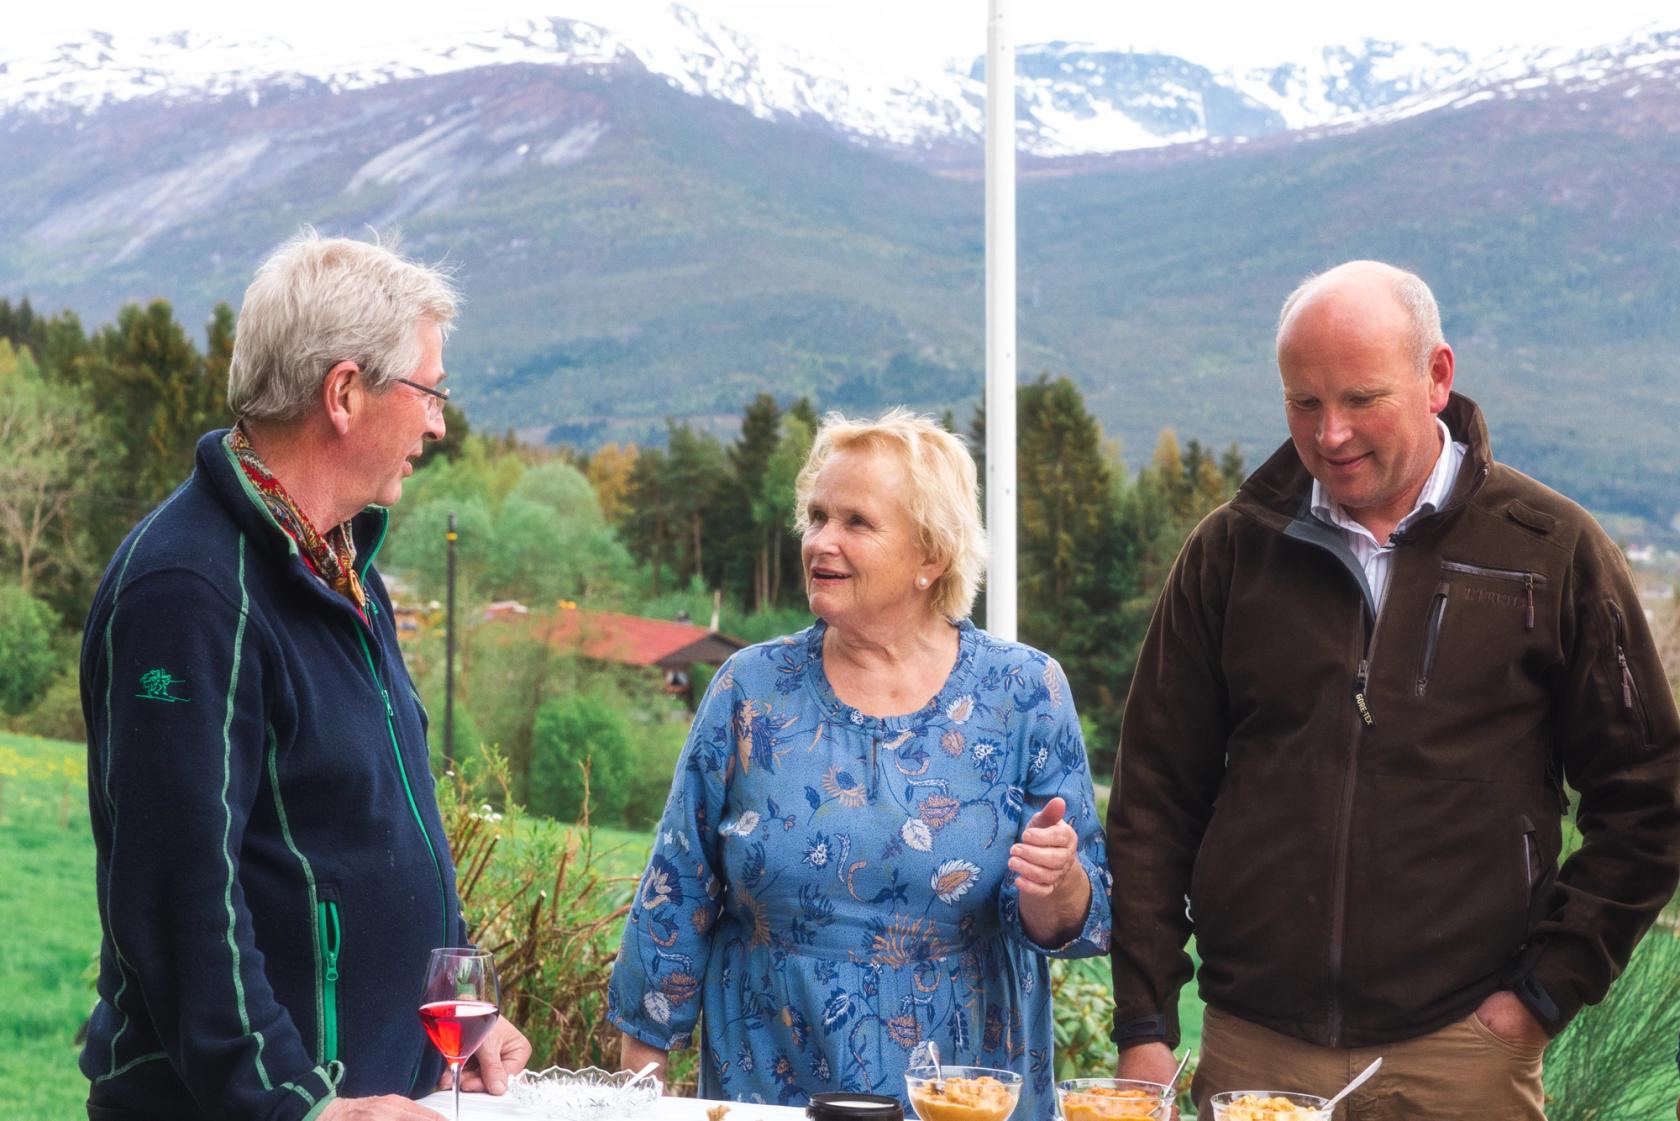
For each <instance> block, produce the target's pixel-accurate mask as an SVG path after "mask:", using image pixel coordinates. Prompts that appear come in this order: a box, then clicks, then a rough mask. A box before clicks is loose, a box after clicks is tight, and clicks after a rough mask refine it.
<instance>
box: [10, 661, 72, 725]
mask: <svg viewBox="0 0 1680 1121" xmlns="http://www.w3.org/2000/svg"><path fill="white" fill-rule="evenodd" d="M76 678H77V675H76V670H75V668H74V667H73V666H72V667H67V668H66V669H65V670H64V672H62V673H60V674H59V675H58V676H57V677H55V678H53V682H52V684H51V685H48V686H47V691H46V692H44V693H42V694H41V699H40V700H38V701H36V702H35V707H34V708H32V709H30V710H29V711H28V712H26V713H24V714H23V715H22V716H20V717H19V718H18V719H16V720H14V721H12V725H13V727H14V728H16V730H17V731H20V732H24V733H27V734H28V735H31V736H44V737H46V738H47V739H51V740H69V741H70V742H71V743H80V742H82V741H85V740H86V739H87V727H86V726H85V725H84V724H83V723H82V691H81V687H80V686H79V685H78V684H77V680H76Z"/></svg>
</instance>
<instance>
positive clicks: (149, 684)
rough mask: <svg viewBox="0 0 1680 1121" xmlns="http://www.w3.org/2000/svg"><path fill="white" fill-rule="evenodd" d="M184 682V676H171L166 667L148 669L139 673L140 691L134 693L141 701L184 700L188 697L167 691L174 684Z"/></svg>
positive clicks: (182, 683)
mask: <svg viewBox="0 0 1680 1121" xmlns="http://www.w3.org/2000/svg"><path fill="white" fill-rule="evenodd" d="M186 683H187V682H186V679H185V678H181V677H172V676H170V673H169V671H168V670H166V669H149V670H147V671H146V672H145V673H143V674H141V675H140V692H138V693H136V694H134V695H135V696H136V697H138V698H140V699H141V700H143V701H186V700H189V699H190V698H187V697H177V696H174V695H173V694H171V693H170V692H169V690H170V689H171V688H173V687H174V686H176V685H185V684H186Z"/></svg>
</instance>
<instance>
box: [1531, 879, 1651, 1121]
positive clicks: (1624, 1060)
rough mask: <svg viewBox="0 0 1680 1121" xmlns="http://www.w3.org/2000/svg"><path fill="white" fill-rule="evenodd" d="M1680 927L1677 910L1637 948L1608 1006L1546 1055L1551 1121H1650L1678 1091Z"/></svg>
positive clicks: (1574, 1026) (1591, 1011) (1573, 1027)
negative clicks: (1677, 996)
mask: <svg viewBox="0 0 1680 1121" xmlns="http://www.w3.org/2000/svg"><path fill="white" fill-rule="evenodd" d="M1676 977H1680V928H1677V927H1676V925H1675V913H1674V910H1673V909H1672V908H1671V909H1670V911H1669V913H1668V914H1667V915H1666V916H1665V917H1664V919H1663V920H1662V921H1660V922H1658V924H1657V925H1656V926H1655V927H1653V928H1652V929H1651V932H1650V933H1649V934H1647V935H1646V936H1645V940H1644V941H1643V942H1641V943H1640V944H1639V947H1638V948H1637V949H1636V950H1634V953H1633V957H1632V959H1631V960H1629V962H1628V967H1627V969H1626V971H1625V972H1623V974H1622V976H1621V977H1620V978H1619V979H1618V980H1617V981H1616V983H1615V984H1614V985H1612V986H1611V987H1610V994H1609V995H1608V996H1606V997H1605V998H1604V1001H1603V1002H1602V1003H1600V1004H1598V1005H1595V1006H1594V1007H1591V1008H1587V1009H1585V1010H1583V1011H1582V1012H1581V1014H1580V1015H1579V1016H1577V1017H1576V1018H1575V1021H1574V1022H1573V1023H1571V1024H1570V1025H1569V1027H1568V1028H1566V1029H1564V1032H1563V1034H1562V1035H1560V1036H1558V1038H1557V1040H1556V1041H1555V1042H1553V1044H1552V1045H1551V1047H1549V1048H1548V1049H1547V1050H1546V1116H1547V1117H1549V1118H1551V1119H1552V1121H1648V1119H1650V1118H1653V1117H1662V1116H1665V1115H1666V1114H1667V1113H1668V1111H1669V1110H1671V1109H1672V1108H1673V1107H1674V1101H1675V1095H1676V1093H1680V1086H1676V1083H1675V1074H1674V1040H1675V1034H1676V1031H1677V1030H1680V1002H1676V1000H1675V981H1674V979H1675V978H1676Z"/></svg>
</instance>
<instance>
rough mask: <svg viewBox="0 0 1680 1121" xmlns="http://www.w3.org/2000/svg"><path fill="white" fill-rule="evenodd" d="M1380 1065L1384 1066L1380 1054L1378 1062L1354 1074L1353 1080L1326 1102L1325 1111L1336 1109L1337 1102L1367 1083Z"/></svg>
mask: <svg viewBox="0 0 1680 1121" xmlns="http://www.w3.org/2000/svg"><path fill="white" fill-rule="evenodd" d="M1380 1066H1382V1058H1381V1056H1378V1058H1377V1061H1376V1062H1374V1063H1372V1064H1371V1065H1370V1066H1368V1067H1366V1068H1365V1069H1364V1070H1362V1071H1360V1072H1359V1073H1358V1074H1356V1075H1354V1076H1353V1081H1352V1082H1349V1083H1348V1084H1347V1085H1346V1086H1343V1087H1342V1091H1341V1093H1339V1094H1337V1095H1336V1096H1335V1097H1333V1098H1331V1099H1330V1100H1329V1101H1328V1102H1325V1103H1324V1112H1326V1113H1329V1112H1331V1111H1332V1110H1334V1109H1335V1108H1336V1103H1337V1102H1339V1101H1341V1100H1342V1099H1343V1098H1345V1097H1347V1096H1348V1095H1349V1094H1351V1093H1353V1092H1354V1091H1355V1090H1357V1089H1359V1087H1361V1086H1363V1085H1365V1083H1366V1081H1367V1080H1368V1079H1369V1078H1370V1077H1371V1076H1372V1075H1373V1074H1375V1073H1377V1068H1378V1067H1380Z"/></svg>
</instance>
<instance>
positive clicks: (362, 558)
mask: <svg viewBox="0 0 1680 1121" xmlns="http://www.w3.org/2000/svg"><path fill="white" fill-rule="evenodd" d="M454 314H455V295H454V292H453V290H452V288H451V286H450V284H449V282H448V280H447V278H446V277H444V276H443V275H442V274H440V273H438V272H437V271H436V270H433V269H430V268H426V267H424V266H421V265H417V264H415V263H413V262H410V261H407V260H404V259H403V258H401V257H399V256H397V255H396V254H395V253H393V252H391V251H390V250H389V249H387V248H384V247H382V246H379V245H370V244H366V243H363V242H357V241H348V240H342V239H323V238H320V237H317V236H316V235H315V234H314V233H313V232H310V231H306V232H305V233H304V235H303V236H301V237H299V238H297V239H296V240H294V241H292V242H291V243H289V244H287V245H285V246H283V247H282V248H280V249H279V250H278V251H276V252H275V253H274V255H273V256H271V257H270V258H269V259H268V260H267V261H266V262H264V263H263V265H262V266H261V268H259V270H258V272H257V275H256V279H255V280H254V281H253V283H252V284H251V286H250V288H248V289H247V290H246V293H245V300H244V304H243V307H242V308H241V310H240V314H239V325H238V334H237V342H236V344H235V347H234V354H233V361H232V365H231V368H230V370H229V375H228V403H229V405H230V406H231V407H232V410H233V412H234V414H235V416H237V417H238V418H239V419H238V423H237V424H236V425H235V426H234V427H233V428H232V429H230V430H228V431H225V432H211V433H209V434H207V435H205V436H204V437H203V438H201V439H200V440H199V443H198V449H197V457H196V463H195V467H194V470H193V473H192V475H191V477H190V478H188V479H187V481H186V482H185V483H184V484H182V486H181V487H180V488H179V489H177V490H176V492H175V493H174V494H173V495H171V496H170V497H169V498H168V499H167V500H166V501H165V502H164V503H163V504H162V505H161V506H159V507H158V508H157V509H156V510H154V511H152V512H151V513H150V514H148V515H147V516H146V517H145V518H144V519H143V520H142V521H141V522H140V524H139V525H138V526H136V527H135V529H134V530H133V531H132V532H131V533H130V534H129V536H128V538H127V540H125V541H124V542H123V543H122V546H121V547H120V548H119V549H118V550H117V554H116V556H115V557H114V558H113V559H112V561H111V565H110V567H109V568H108V569H107V571H106V573H105V578H104V580H103V581H102V582H101V584H100V588H99V592H98V594H97V596H96V597H95V600H94V604H93V609H92V611H91V613H90V614H89V616H88V622H87V629H86V632H85V635H84V639H83V651H82V699H83V713H84V715H85V717H86V720H87V728H88V761H89V766H88V776H89V781H88V787H89V800H90V803H91V808H92V819H93V831H94V840H95V845H96V849H97V877H98V891H99V907H100V919H101V924H102V927H103V942H102V945H101V948H100V969H99V982H98V992H99V1002H98V1005H97V1006H96V1007H95V1010H94V1014H93V1018H92V1021H91V1023H90V1025H89V1033H88V1041H87V1046H86V1048H85V1049H84V1050H83V1052H82V1058H81V1067H82V1071H83V1073H84V1074H86V1075H87V1077H88V1078H89V1080H90V1082H91V1088H90V1092H89V1097H88V1115H89V1117H90V1118H92V1119H94V1121H106V1119H112V1121H114V1119H117V1118H135V1117H170V1118H234V1117H240V1118H245V1117H263V1118H267V1119H269V1121H294V1119H300V1118H323V1119H324V1118H333V1119H340V1121H348V1119H352V1118H385V1117H392V1118H395V1117H417V1118H436V1117H437V1116H438V1115H437V1114H435V1113H433V1112H432V1111H431V1110H428V1109H425V1108H423V1107H422V1106H420V1105H418V1104H416V1103H415V1102H414V1101H412V1100H411V1099H412V1098H415V1097H419V1096H423V1095H425V1094H426V1093H429V1092H430V1091H431V1090H432V1089H433V1088H434V1087H435V1086H437V1085H438V1084H439V1081H440V1075H441V1072H442V1063H441V1059H440V1057H439V1056H438V1054H437V1053H436V1052H434V1051H433V1050H432V1049H431V1048H430V1047H429V1046H428V1045H427V1043H426V1039H425V1036H424V1034H423V1032H422V1031H421V1027H420V1023H419V1019H418V1017H417V1016H416V1014H415V1003H416V1001H417V999H418V997H419V992H420V985H421V980H422V977H423V974H424V970H425V966H426V960H427V956H428V952H429V951H430V950H431V949H432V948H433V947H436V946H446V945H464V944H465V943H466V938H467V932H466V928H465V924H464V923H463V921H462V918H461V913H460V902H459V898H458V896H457V894H456V888H455V873H454V867H453V864H452V862H451V860H450V855H449V848H448V843H447V840H446V838H445V836H444V830H443V823H442V821H441V819H440V817H439V814H438V810H437V801H436V797H435V791H434V788H433V783H432V776H431V773H430V771H429V769H428V753H427V747H426V715H425V711H424V710H423V709H422V707H421V705H420V701H419V698H418V696H417V694H416V693H415V690H414V684H413V681H412V680H411V678H410V677H409V674H408V671H407V669H406V667H405V666H404V664H403V658H402V653H401V651H400V650H399V649H398V647H397V634H396V630H395V627H394V626H393V621H392V613H391V600H390V596H389V595H388V594H387V592H386V590H385V585H384V583H383V582H382V581H381V579H380V577H379V572H378V570H377V569H375V568H374V567H373V560H374V556H375V554H376V553H377V552H378V550H379V546H380V543H381V541H382V540H383V539H384V536H385V528H386V510H385V507H388V506H390V505H391V504H392V503H394V502H396V501H397V500H398V499H399V498H400V497H401V496H402V485H403V480H404V479H405V478H407V477H408V476H409V475H410V474H412V473H413V470H414V460H416V459H418V458H419V456H420V454H421V452H422V450H423V449H424V447H425V442H426V441H427V440H436V439H441V438H442V437H443V435H444V421H443V404H444V402H445V401H446V400H448V398H449V391H448V390H447V389H445V388H443V387H442V382H443V379H444V370H443V343H444V338H445V336H446V335H447V333H448V331H449V328H450V324H451V322H452V320H453V318H454ZM529 1054H530V1045H529V1044H528V1043H527V1042H526V1041H525V1038H524V1037H523V1036H522V1035H521V1034H520V1033H519V1031H518V1030H517V1029H516V1028H514V1027H513V1026H512V1025H510V1024H508V1023H507V1022H506V1021H502V1022H501V1023H499V1024H498V1026H497V1028H496V1029H495V1031H494V1033H493V1034H492V1036H491V1037H490V1039H489V1040H488V1041H487V1042H486V1043H485V1044H484V1045H483V1046H482V1047H481V1048H480V1050H479V1052H478V1056H477V1058H476V1060H475V1064H476V1065H475V1067H474V1068H473V1069H471V1070H469V1071H468V1072H467V1073H466V1075H465V1078H464V1084H465V1085H466V1086H467V1087H468V1088H469V1089H470V1088H474V1087H475V1086H482V1087H483V1088H485V1089H488V1090H489V1091H490V1092H492V1093H500V1092H502V1091H503V1090H504V1089H505V1088H506V1083H507V1076H508V1075H509V1074H510V1073H512V1072H513V1071H516V1070H518V1069H520V1068H521V1067H523V1066H524V1064H525V1061H526V1059H527V1058H528V1056H529Z"/></svg>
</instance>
